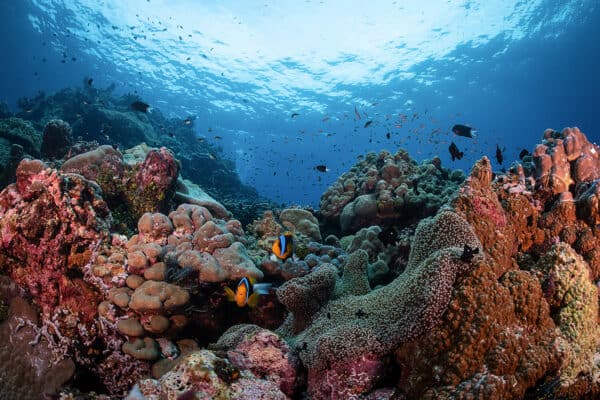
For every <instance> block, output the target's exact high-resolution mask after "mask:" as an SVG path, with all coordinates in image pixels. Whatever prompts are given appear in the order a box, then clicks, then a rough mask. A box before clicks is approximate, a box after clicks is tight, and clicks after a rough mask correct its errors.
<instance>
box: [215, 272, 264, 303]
mask: <svg viewBox="0 0 600 400" xmlns="http://www.w3.org/2000/svg"><path fill="white" fill-rule="evenodd" d="M270 287H271V284H270V283H256V281H255V280H254V278H246V277H244V278H242V279H241V280H240V282H239V283H238V285H237V288H236V289H235V292H234V291H233V290H232V289H231V288H230V287H229V286H225V295H226V296H227V300H229V301H233V302H235V304H236V305H237V306H238V307H245V306H248V307H251V308H252V307H256V305H257V304H258V299H259V296H260V295H261V294H268V293H269V288H270Z"/></svg>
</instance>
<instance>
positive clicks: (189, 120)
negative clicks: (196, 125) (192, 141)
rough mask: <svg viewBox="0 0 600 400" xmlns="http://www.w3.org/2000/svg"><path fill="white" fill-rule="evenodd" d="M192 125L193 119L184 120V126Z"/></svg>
mask: <svg viewBox="0 0 600 400" xmlns="http://www.w3.org/2000/svg"><path fill="white" fill-rule="evenodd" d="M191 123H192V120H191V118H186V119H184V120H183V124H184V125H190V124H191Z"/></svg>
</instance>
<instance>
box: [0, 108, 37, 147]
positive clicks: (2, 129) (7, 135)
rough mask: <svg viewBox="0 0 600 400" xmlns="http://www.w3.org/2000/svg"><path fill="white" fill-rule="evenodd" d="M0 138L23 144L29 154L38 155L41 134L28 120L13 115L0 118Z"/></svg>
mask: <svg viewBox="0 0 600 400" xmlns="http://www.w3.org/2000/svg"><path fill="white" fill-rule="evenodd" d="M0 138H2V139H4V140H7V141H8V142H9V143H13V144H18V145H21V146H23V149H24V151H25V153H27V154H28V155H30V156H33V157H37V156H39V155H40V147H41V145H42V135H41V134H40V133H39V132H38V131H37V130H36V129H35V127H34V126H33V125H32V124H31V123H30V122H29V121H25V120H23V119H21V118H14V117H11V118H6V119H2V120H0Z"/></svg>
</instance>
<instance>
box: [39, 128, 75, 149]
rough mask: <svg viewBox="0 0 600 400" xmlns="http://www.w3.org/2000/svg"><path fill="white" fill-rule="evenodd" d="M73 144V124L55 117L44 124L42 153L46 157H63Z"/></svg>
mask: <svg viewBox="0 0 600 400" xmlns="http://www.w3.org/2000/svg"><path fill="white" fill-rule="evenodd" d="M72 144H73V138H72V137H71V126H70V125H69V123H68V122H65V121H63V120H62V119H53V120H50V121H48V122H47V123H46V125H45V126H44V132H43V138H42V148H41V153H42V156H43V157H45V158H62V157H63V156H64V155H65V154H66V153H67V151H68V149H69V147H70V146H71V145H72Z"/></svg>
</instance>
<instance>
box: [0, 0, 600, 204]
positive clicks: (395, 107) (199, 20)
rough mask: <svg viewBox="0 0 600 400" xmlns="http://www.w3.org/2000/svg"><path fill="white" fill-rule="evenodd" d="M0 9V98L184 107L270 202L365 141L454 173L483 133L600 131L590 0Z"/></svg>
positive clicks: (523, 139)
mask: <svg viewBox="0 0 600 400" xmlns="http://www.w3.org/2000/svg"><path fill="white" fill-rule="evenodd" d="M0 16H1V17H2V24H0V37H1V40H0V53H1V54H2V57H1V60H2V61H0V66H1V71H0V72H1V73H0V101H6V102H7V103H9V105H11V107H12V108H13V109H16V102H17V99H18V98H19V97H22V96H33V95H35V94H36V92H38V91H39V90H43V91H45V92H46V93H52V92H53V91H57V90H60V89H62V88H65V87H68V86H80V85H81V82H82V79H83V77H84V76H91V77H93V78H94V85H95V86H96V87H105V86H108V85H109V84H111V83H113V82H115V83H116V84H117V85H118V86H117V87H118V89H117V92H118V93H126V92H133V91H137V93H139V94H140V95H141V97H142V98H143V99H144V101H147V102H148V103H149V104H151V105H152V106H153V107H156V108H159V109H160V110H161V111H162V112H163V113H164V114H165V115H167V116H171V117H181V118H185V117H187V116H189V115H194V116H197V119H196V122H195V127H194V128H195V129H196V131H197V134H198V136H205V137H206V138H207V140H209V141H214V142H215V143H217V144H218V145H220V146H222V147H223V150H224V157H227V158H229V159H232V160H234V161H235V162H236V166H237V169H238V172H239V174H240V176H241V178H242V180H243V181H244V182H246V183H248V184H250V185H252V186H254V187H256V188H257V189H258V191H259V193H261V194H262V195H264V196H267V197H269V198H271V199H273V200H276V201H278V202H286V203H294V204H302V205H307V204H312V205H317V204H318V200H319V197H320V195H321V194H322V193H323V192H324V190H325V189H326V188H327V186H329V185H330V184H331V183H332V182H334V181H335V180H336V178H337V177H338V176H339V175H340V174H342V173H343V172H345V171H347V170H348V169H349V168H350V167H351V165H352V164H353V163H354V162H355V161H356V157H357V156H358V155H360V154H364V153H366V152H368V151H379V150H381V149H387V150H390V151H396V149H397V148H398V146H402V147H404V148H407V149H408V150H409V152H410V154H411V155H412V156H413V157H414V158H416V159H417V160H421V159H423V158H430V157H432V156H434V155H439V156H441V158H442V161H443V164H444V165H445V166H451V167H453V168H462V169H465V170H468V169H469V168H470V166H471V165H472V163H473V162H474V161H475V160H476V159H478V158H479V157H481V156H482V155H484V154H486V155H488V156H490V158H493V157H492V156H493V155H494V154H495V149H496V145H497V144H499V145H500V147H504V146H506V152H505V155H504V158H505V161H504V165H503V166H508V165H510V162H512V161H513V160H515V159H517V158H518V156H517V155H518V153H519V151H520V150H521V149H523V148H528V149H530V150H531V149H532V147H533V146H534V144H535V143H538V142H539V141H540V137H541V134H542V132H543V130H544V129H545V128H548V127H551V128H555V129H562V128H563V127H565V126H578V127H579V128H580V129H582V131H583V132H585V133H586V134H587V135H588V137H589V138H590V139H591V140H592V141H596V142H598V141H600V121H599V119H598V118H597V117H596V115H597V113H598V109H599V108H598V107H599V105H600V101H599V96H600V95H599V93H600V78H599V77H598V71H600V42H599V41H598V40H597V38H598V37H600V28H599V25H600V24H599V23H600V7H599V5H598V2H597V1H595V0H581V1H566V0H565V1H549V0H545V1H544V0H531V1H446V2H442V1H430V2H427V1H423V0H419V1H412V0H410V1H409V0H407V1H400V0H398V1H376V0H371V1H369V2H362V1H346V0H338V1H327V0H323V1H314V0H310V1H309V0H307V1H295V0H287V1H279V0H278V1H261V2H258V1H243V0H239V1H205V2H200V1H193V0H160V1H159V0H128V1H121V0H105V1H100V0H73V1H66V0H64V1H58V0H57V1H41V0H21V1H11V0H0ZM61 61H64V62H61ZM355 108H356V110H357V111H358V113H359V115H360V119H358V116H357V115H356V113H355ZM293 113H298V115H297V116H294V117H293V118H292V114H293ZM401 114H404V115H406V117H405V120H404V121H403V120H402V118H403V117H401V116H400V115H401ZM367 121H372V123H371V124H370V125H369V126H368V127H366V128H365V127H364V125H365V123H366V122H367ZM455 123H466V124H470V125H472V126H474V127H475V128H476V129H478V130H479V136H478V138H477V139H476V140H473V139H467V138H461V137H456V136H453V135H452V134H451V132H450V128H451V127H452V125H454V124H455ZM209 130H210V131H209ZM388 132H389V133H390V139H388V138H387V137H386V134H387V133H388ZM214 136H220V137H222V138H223V139H220V140H219V139H215V138H214ZM450 141H454V142H455V143H456V144H457V145H458V147H459V148H460V149H461V150H464V151H465V154H466V155H465V157H464V158H463V159H462V160H461V161H455V162H451V161H450V157H449V154H448V145H449V144H450ZM317 164H325V165H327V166H328V168H329V169H330V171H329V172H327V173H320V172H318V171H316V170H315V169H314V166H315V165H317ZM494 166H495V168H497V169H499V168H501V167H502V166H500V165H498V164H497V163H494Z"/></svg>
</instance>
